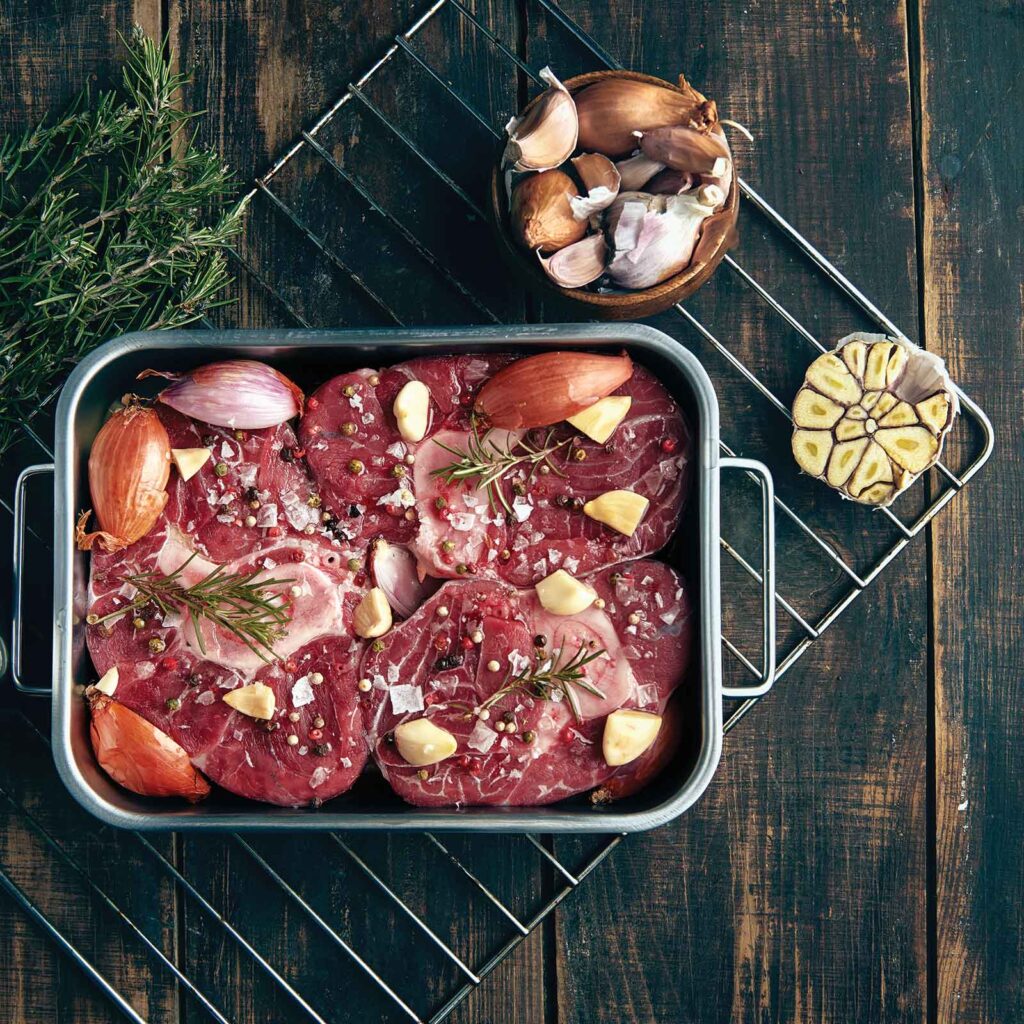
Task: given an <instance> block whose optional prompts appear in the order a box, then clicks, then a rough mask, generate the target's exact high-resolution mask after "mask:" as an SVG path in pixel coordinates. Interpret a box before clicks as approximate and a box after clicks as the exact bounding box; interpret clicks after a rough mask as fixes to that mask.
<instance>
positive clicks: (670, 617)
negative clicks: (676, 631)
mask: <svg viewBox="0 0 1024 1024" xmlns="http://www.w3.org/2000/svg"><path fill="white" fill-rule="evenodd" d="M678 617H679V613H678V612H674V611H673V612H662V613H661V615H659V616H658V618H659V619H661V621H662V622H664V623H665V625H666V626H671V625H672V623H673V622H675V621H676V619H677V618H678Z"/></svg>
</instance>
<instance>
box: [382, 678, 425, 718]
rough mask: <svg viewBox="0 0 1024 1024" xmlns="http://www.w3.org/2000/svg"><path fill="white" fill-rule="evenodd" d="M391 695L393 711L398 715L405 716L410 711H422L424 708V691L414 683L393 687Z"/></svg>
mask: <svg viewBox="0 0 1024 1024" xmlns="http://www.w3.org/2000/svg"><path fill="white" fill-rule="evenodd" d="M390 693H391V710H392V711H393V712H394V713H395V714H396V715H404V714H405V713H406V712H410V711H422V710H423V708H424V704H423V690H422V689H420V687H418V686H416V685H415V684H414V683H404V684H402V685H400V686H392V687H391V689H390Z"/></svg>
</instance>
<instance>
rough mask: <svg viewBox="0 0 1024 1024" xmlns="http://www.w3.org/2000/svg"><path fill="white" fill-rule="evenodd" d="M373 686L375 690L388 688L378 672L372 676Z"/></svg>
mask: <svg viewBox="0 0 1024 1024" xmlns="http://www.w3.org/2000/svg"><path fill="white" fill-rule="evenodd" d="M373 688H374V689H375V690H386V689H387V688H388V684H387V683H386V682H385V681H384V677H383V676H382V675H381V674H380V673H379V672H378V673H377V674H376V675H375V676H374V677H373Z"/></svg>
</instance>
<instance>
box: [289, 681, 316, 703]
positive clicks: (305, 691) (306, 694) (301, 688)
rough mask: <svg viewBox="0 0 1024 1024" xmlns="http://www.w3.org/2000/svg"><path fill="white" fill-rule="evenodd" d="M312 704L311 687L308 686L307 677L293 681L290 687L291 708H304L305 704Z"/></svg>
mask: <svg viewBox="0 0 1024 1024" xmlns="http://www.w3.org/2000/svg"><path fill="white" fill-rule="evenodd" d="M312 703H313V687H312V686H311V685H310V682H309V676H302V677H301V678H299V679H296V680H295V685H294V686H293V687H292V707H293V708H304V707H305V706H306V705H307V704H312Z"/></svg>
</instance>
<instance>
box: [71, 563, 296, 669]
mask: <svg viewBox="0 0 1024 1024" xmlns="http://www.w3.org/2000/svg"><path fill="white" fill-rule="evenodd" d="M195 557H196V556H195V554H194V553H193V554H191V555H189V556H188V558H186V559H185V561H184V562H182V563H181V565H179V566H178V568H177V569H175V570H174V571H173V572H172V573H169V574H168V575H167V576H163V575H161V574H160V573H159V572H157V571H156V570H151V571H149V572H142V573H135V574H133V575H128V576H125V577H123V582H125V583H128V584H131V586H133V587H135V589H136V590H137V591H138V594H137V595H136V596H135V598H133V600H132V601H131V603H130V604H127V605H125V607H124V608H119V609H118V610H117V611H116V612H111V614H109V615H105V616H103V618H101V619H96V620H95V622H90V625H94V626H95V625H99V623H101V622H107V621H109V620H110V619H117V618H120V617H121V616H122V615H126V614H128V613H129V612H132V611H136V610H138V609H139V608H142V607H144V606H145V605H147V604H153V605H156V607H157V608H158V609H159V610H160V612H161V614H163V615H165V616H166V615H168V614H170V613H171V611H172V610H173V608H174V606H179V607H180V608H183V609H184V610H185V611H187V612H188V615H189V619H190V621H191V623H192V630H193V632H194V633H195V637H196V643H197V644H198V645H199V650H200V652H201V653H203V654H205V653H206V647H205V645H204V643H203V634H202V633H201V632H200V629H199V620H200V619H209V621H210V622H212V623H213V624H214V625H216V626H220V627H221V629H225V630H227V631H228V632H229V633H231V634H233V635H234V636H236V637H237V638H238V639H239V640H240V641H241V642H242V643H243V644H245V646H246V647H248V648H249V650H250V651H252V652H253V654H255V655H257V656H258V657H259V658H261V659H262V660H263V661H265V662H268V663H269V662H270V660H271V659H272V658H276V657H277V655H275V654H274V644H275V643H276V642H277V641H278V640H280V639H281V638H282V637H283V636H284V635H285V633H286V632H287V627H288V624H289V622H290V616H289V613H288V608H287V606H286V604H285V603H284V602H283V601H282V600H281V595H280V593H279V592H277V591H275V590H273V588H274V587H281V586H284V585H285V584H288V583H291V582H292V581H291V580H290V579H282V580H279V579H263V580H260V581H259V583H255V582H254V580H255V579H256V577H257V576H258V575H259V574H260V572H261V571H262V570H259V569H256V570H253V571H252V572H236V573H229V572H225V571H224V566H223V565H218V566H217V567H216V568H215V569H213V571H212V572H210V573H209V574H208V575H207V576H204V577H203V578H202V579H201V580H199V581H198V582H196V583H193V584H192V585H191V586H190V587H186V586H183V585H182V583H181V574H182V572H184V570H185V568H186V566H188V564H189V563H190V562H191V561H192V559H193V558H195ZM268 654H269V655H270V657H267V655H268Z"/></svg>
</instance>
